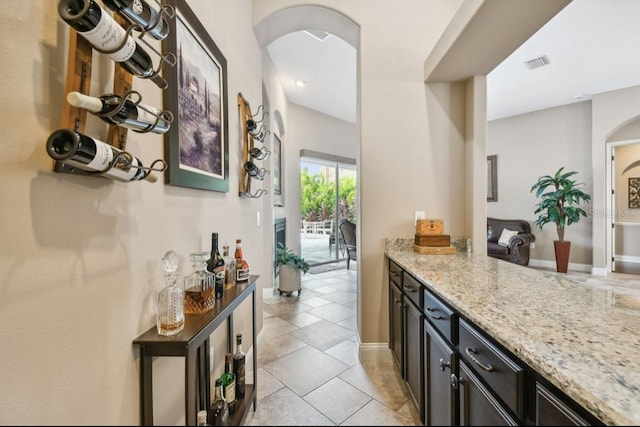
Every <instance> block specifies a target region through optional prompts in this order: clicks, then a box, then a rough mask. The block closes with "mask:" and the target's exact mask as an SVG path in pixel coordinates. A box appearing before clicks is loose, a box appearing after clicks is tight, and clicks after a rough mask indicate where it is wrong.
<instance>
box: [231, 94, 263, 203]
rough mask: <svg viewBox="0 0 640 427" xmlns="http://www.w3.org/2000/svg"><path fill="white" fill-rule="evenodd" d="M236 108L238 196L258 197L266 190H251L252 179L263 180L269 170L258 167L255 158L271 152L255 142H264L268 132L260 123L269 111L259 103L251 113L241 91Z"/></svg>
mask: <svg viewBox="0 0 640 427" xmlns="http://www.w3.org/2000/svg"><path fill="white" fill-rule="evenodd" d="M238 108H239V109H240V118H241V126H242V147H243V148H242V164H241V165H240V168H241V170H242V178H241V179H240V191H239V195H240V197H248V198H258V197H262V196H264V195H265V194H267V193H268V191H267V190H265V189H264V188H258V189H253V190H252V189H251V184H252V182H254V181H262V180H264V177H265V175H268V174H269V170H268V169H266V168H264V167H258V166H257V165H256V163H255V160H264V159H265V158H266V157H267V156H269V154H271V152H270V151H268V150H267V147H266V146H264V145H263V146H262V147H261V148H258V147H256V144H255V142H256V141H258V142H260V143H264V140H265V138H266V136H267V135H268V134H269V133H270V131H269V130H268V129H267V126H266V125H265V124H262V125H261V124H260V123H262V122H263V121H264V119H265V117H266V116H267V114H269V113H268V112H267V111H264V106H263V105H260V106H259V107H258V109H257V111H256V112H255V114H251V107H250V106H249V102H247V100H246V99H244V97H243V96H242V94H241V93H238Z"/></svg>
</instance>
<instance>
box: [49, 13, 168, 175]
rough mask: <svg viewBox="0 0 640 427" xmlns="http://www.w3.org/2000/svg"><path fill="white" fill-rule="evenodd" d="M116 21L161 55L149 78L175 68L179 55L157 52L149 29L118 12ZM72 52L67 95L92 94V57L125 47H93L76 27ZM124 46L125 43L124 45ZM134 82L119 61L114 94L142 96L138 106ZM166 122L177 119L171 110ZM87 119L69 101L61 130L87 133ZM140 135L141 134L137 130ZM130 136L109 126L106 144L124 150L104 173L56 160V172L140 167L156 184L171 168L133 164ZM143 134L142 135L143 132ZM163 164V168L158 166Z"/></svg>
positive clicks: (71, 39) (165, 113) (71, 35)
mask: <svg viewBox="0 0 640 427" xmlns="http://www.w3.org/2000/svg"><path fill="white" fill-rule="evenodd" d="M161 11H162V14H163V16H167V17H169V18H173V15H172V14H171V10H169V11H167V9H166V8H164V7H163V8H162V9H161ZM113 18H114V20H115V21H116V22H117V23H118V24H119V25H121V26H122V27H123V28H125V29H126V35H127V36H129V35H130V34H131V32H132V31H133V30H137V31H139V32H140V35H139V36H138V39H139V40H142V41H143V42H144V43H145V45H147V46H148V47H149V48H151V49H152V50H153V51H154V52H155V53H156V54H158V56H159V57H160V62H159V64H158V67H157V69H156V70H155V72H154V74H153V75H151V76H149V77H147V78H155V77H156V76H159V72H160V70H161V68H162V66H163V64H164V63H165V62H166V63H169V64H170V65H171V66H174V65H175V55H173V54H167V55H162V54H161V53H159V52H157V51H156V50H155V49H153V47H151V46H150V45H149V43H147V42H146V41H145V40H144V39H143V36H144V34H145V30H144V29H143V28H142V27H141V26H139V25H137V24H133V25H132V24H130V23H129V22H128V21H127V20H126V19H125V18H124V17H122V16H121V15H120V14H118V13H115V14H114V16H113ZM69 31H70V33H69V53H68V55H69V56H68V59H67V76H66V81H65V92H64V93H65V94H68V93H69V92H80V93H82V94H86V95H88V94H89V92H90V89H91V73H92V60H93V58H92V56H93V51H94V50H96V51H97V52H99V53H102V54H108V53H112V52H114V51H117V50H118V49H120V48H121V47H122V46H119V47H117V48H116V49H113V50H112V51H102V50H99V49H97V48H96V47H94V46H92V45H91V43H89V41H87V40H86V39H85V38H84V37H82V36H81V35H80V34H79V33H78V32H77V31H76V30H74V29H73V28H70V29H69ZM123 44H124V43H123ZM132 83H133V75H132V74H131V73H129V72H128V71H127V70H126V69H125V68H123V67H122V66H121V65H120V64H118V63H117V62H114V77H113V93H114V94H116V95H119V96H121V97H122V99H123V102H124V100H125V99H127V98H129V99H130V97H131V96H132V95H138V100H137V101H136V104H137V103H138V102H140V100H141V98H142V97H141V96H140V95H139V94H138V93H137V92H135V91H133V90H132ZM162 113H163V119H168V120H169V121H171V120H173V115H172V114H171V112H169V111H163V112H162ZM86 119H87V110H86V109H84V108H79V107H74V106H72V105H71V104H69V103H68V102H64V103H63V106H62V115H61V118H60V127H61V128H66V129H73V130H74V131H76V132H79V133H84V129H85V124H86ZM136 132H139V131H136ZM127 133H128V129H127V128H126V127H122V126H117V125H109V131H108V135H107V140H106V141H104V142H106V143H107V144H109V145H111V146H113V147H115V148H117V149H118V150H120V151H122V152H123V153H120V155H116V156H115V157H114V159H113V161H112V162H111V163H110V165H109V166H108V167H107V168H106V169H105V170H103V171H96V172H88V171H86V170H83V169H79V168H76V167H74V166H72V165H69V164H66V163H64V161H60V160H54V164H53V170H54V172H63V173H71V174H79V175H104V174H106V173H107V172H108V171H109V170H110V169H112V168H120V169H124V170H128V169H130V168H132V167H133V168H137V169H141V170H143V174H142V178H140V179H144V180H147V181H150V182H156V181H157V177H156V175H155V174H154V173H153V172H164V171H165V170H166V169H167V163H166V162H165V161H164V160H162V159H156V160H155V161H153V162H152V163H151V166H149V167H144V166H142V165H136V164H135V163H132V162H131V159H133V158H134V156H132V155H131V154H130V153H128V152H126V144H127ZM139 133H142V132H139ZM157 165H159V166H157Z"/></svg>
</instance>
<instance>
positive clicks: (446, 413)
mask: <svg viewBox="0 0 640 427" xmlns="http://www.w3.org/2000/svg"><path fill="white" fill-rule="evenodd" d="M456 355H457V353H456V351H455V349H454V348H453V347H452V346H451V345H450V344H449V343H447V342H446V341H445V340H444V339H442V337H441V336H440V334H438V332H436V330H435V329H434V327H433V326H431V324H430V323H429V322H428V321H426V320H425V321H424V418H423V422H424V424H425V425H428V426H454V425H457V408H458V398H457V397H458V390H457V389H456V388H455V386H456V385H457V383H456V377H457V366H458V365H457V364H458V359H457V357H456ZM452 376H453V378H452Z"/></svg>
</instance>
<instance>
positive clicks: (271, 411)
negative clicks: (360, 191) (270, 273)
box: [245, 263, 421, 426]
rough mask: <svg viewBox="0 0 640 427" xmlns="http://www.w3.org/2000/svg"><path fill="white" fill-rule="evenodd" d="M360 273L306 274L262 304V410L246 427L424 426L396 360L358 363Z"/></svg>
mask: <svg viewBox="0 0 640 427" xmlns="http://www.w3.org/2000/svg"><path fill="white" fill-rule="evenodd" d="M356 274H357V273H356V269H355V263H352V264H351V269H349V270H347V269H346V267H344V268H341V269H338V270H334V271H328V272H324V273H318V274H309V273H307V274H305V275H303V276H302V277H303V282H302V292H301V294H300V296H298V295H297V293H293V294H292V295H291V296H289V297H286V296H280V295H273V296H272V297H271V298H265V300H264V328H263V331H262V333H261V336H260V338H259V341H258V405H257V410H256V411H255V412H253V411H250V412H249V414H248V415H247V419H246V422H245V425H250V426H257V425H281V426H284V425H295V426H323V425H328V426H331V425H340V426H350V425H369V426H382V425H388V426H410V425H421V423H420V417H419V414H418V413H417V412H416V410H415V408H414V406H413V403H412V402H411V400H410V397H409V394H408V392H407V389H406V387H405V385H404V383H403V381H402V379H401V378H400V374H399V371H398V369H397V367H396V366H395V364H394V363H393V362H392V361H388V362H378V361H375V362H374V361H366V362H361V361H359V360H358V357H357V352H356V334H355V330H356Z"/></svg>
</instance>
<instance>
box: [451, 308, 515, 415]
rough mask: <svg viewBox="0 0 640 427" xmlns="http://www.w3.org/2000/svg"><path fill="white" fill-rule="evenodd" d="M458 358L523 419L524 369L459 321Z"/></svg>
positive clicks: (472, 328)
mask: <svg viewBox="0 0 640 427" xmlns="http://www.w3.org/2000/svg"><path fill="white" fill-rule="evenodd" d="M459 324H460V328H459V329H460V330H459V335H458V338H459V340H460V345H459V351H460V355H461V357H462V358H463V359H464V360H465V361H466V362H467V363H468V364H469V366H471V367H472V369H474V370H475V372H476V373H477V374H478V376H479V377H480V378H482V379H483V380H484V381H485V382H486V383H487V384H488V385H489V387H490V388H491V389H492V390H493V391H494V393H495V394H496V396H498V397H499V398H500V399H501V400H502V401H503V402H504V403H505V405H506V406H507V407H508V408H509V409H511V410H512V411H513V412H514V413H515V414H516V415H517V416H518V417H519V418H520V419H522V418H523V393H524V386H523V380H524V369H523V367H522V366H520V365H518V364H517V363H516V362H515V361H514V360H513V359H512V358H511V357H509V356H508V355H507V354H506V353H505V352H503V351H502V350H500V349H498V348H497V347H496V346H495V345H493V344H492V343H491V342H490V341H489V340H488V339H487V338H486V337H484V336H483V335H482V334H481V333H480V332H479V331H478V330H477V329H476V328H474V327H473V326H472V325H471V324H469V323H468V322H466V321H465V320H464V319H460V320H459Z"/></svg>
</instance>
